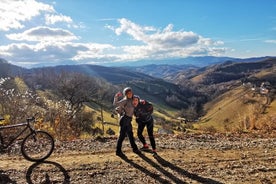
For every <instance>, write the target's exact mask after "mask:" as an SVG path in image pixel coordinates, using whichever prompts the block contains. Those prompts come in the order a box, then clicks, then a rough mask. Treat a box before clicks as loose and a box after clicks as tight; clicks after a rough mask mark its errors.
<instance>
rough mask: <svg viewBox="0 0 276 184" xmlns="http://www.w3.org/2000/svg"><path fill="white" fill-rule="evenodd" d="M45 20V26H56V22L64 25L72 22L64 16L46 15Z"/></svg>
mask: <svg viewBox="0 0 276 184" xmlns="http://www.w3.org/2000/svg"><path fill="white" fill-rule="evenodd" d="M45 20H46V24H47V25H51V24H56V23H57V22H66V23H72V22H73V20H72V19H71V17H69V16H65V15H61V14H60V15H53V14H46V15H45Z"/></svg>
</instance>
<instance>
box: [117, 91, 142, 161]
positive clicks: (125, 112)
mask: <svg viewBox="0 0 276 184" xmlns="http://www.w3.org/2000/svg"><path fill="white" fill-rule="evenodd" d="M123 94H124V98H123V99H122V100H120V101H119V100H118V99H119V97H120V96H122V93H121V92H118V93H116V95H115V96H114V102H113V104H114V105H115V106H117V107H119V108H120V109H121V110H122V114H121V117H120V135H119V138H118V141H117V146H116V155H117V156H120V157H125V155H124V153H123V152H122V143H123V141H124V139H125V137H126V135H127V136H128V138H129V142H130V145H131V147H132V150H133V152H134V153H136V154H140V153H141V152H140V151H139V149H138V147H137V145H136V143H135V140H134V137H133V131H132V124H131V121H132V116H133V112H134V106H133V104H132V97H133V92H132V89H131V88H130V87H127V88H125V89H124V91H123Z"/></svg>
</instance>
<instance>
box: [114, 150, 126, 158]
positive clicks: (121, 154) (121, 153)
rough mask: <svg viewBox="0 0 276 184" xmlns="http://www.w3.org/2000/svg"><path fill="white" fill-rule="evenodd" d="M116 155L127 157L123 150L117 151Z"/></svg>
mask: <svg viewBox="0 0 276 184" xmlns="http://www.w3.org/2000/svg"><path fill="white" fill-rule="evenodd" d="M116 155H117V156H118V157H126V155H125V154H124V153H123V152H121V151H116Z"/></svg>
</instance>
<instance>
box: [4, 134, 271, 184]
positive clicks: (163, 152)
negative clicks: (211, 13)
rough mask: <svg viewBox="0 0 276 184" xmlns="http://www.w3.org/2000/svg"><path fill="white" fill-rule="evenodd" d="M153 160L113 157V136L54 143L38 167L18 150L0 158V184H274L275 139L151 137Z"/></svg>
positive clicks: (126, 147) (148, 155) (131, 155)
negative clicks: (153, 140)
mask: <svg viewBox="0 0 276 184" xmlns="http://www.w3.org/2000/svg"><path fill="white" fill-rule="evenodd" d="M156 142H157V146H158V156H156V157H154V156H153V155H152V154H151V153H148V152H143V154H142V155H136V154H134V153H132V151H131V148H130V146H129V142H128V140H127V139H126V140H125V141H124V143H123V151H124V152H125V154H126V155H127V158H124V159H122V158H119V157H117V156H116V155H115V152H114V151H115V146H116V137H111V138H97V139H91V140H75V141H67V142H58V141H57V142H56V149H55V151H54V153H53V155H51V157H50V158H49V159H48V160H47V161H45V162H43V163H32V162H29V161H26V160H24V159H23V157H22V156H21V155H19V154H17V153H18V150H13V151H11V152H9V153H5V154H2V155H1V161H0V184H6V183H11V184H14V183H18V184H25V183H39V184H41V183H46V184H48V183H72V184H75V183H76V184H79V183H80V184H84V183H89V184H90V183H99V184H100V183H105V184H116V183H118V184H119V183H120V184H121V183H133V184H134V183H135V184H140V183H141V184H142V183H177V184H181V183H214V184H220V183H227V184H228V183H230V184H231V183H233V184H239V183H240V184H245V183H248V184H252V183H263V184H273V183H276V138H275V137H273V136H271V135H270V137H268V136H262V137H261V136H249V135H243V136H240V135H228V136H226V135H220V134H217V135H206V134H201V135H200V134H185V135H178V136H176V135H156Z"/></svg>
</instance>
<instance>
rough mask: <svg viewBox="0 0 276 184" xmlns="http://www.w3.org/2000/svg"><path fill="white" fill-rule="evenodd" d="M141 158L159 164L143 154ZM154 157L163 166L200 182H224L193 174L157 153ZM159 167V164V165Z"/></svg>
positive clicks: (220, 183)
mask: <svg viewBox="0 0 276 184" xmlns="http://www.w3.org/2000/svg"><path fill="white" fill-rule="evenodd" d="M141 158H143V159H144V160H145V161H147V162H148V163H150V164H152V165H153V166H155V165H157V164H156V163H155V162H153V161H152V160H150V159H149V158H147V157H146V156H141ZM154 158H155V159H156V160H157V162H158V163H160V164H161V165H162V166H163V167H168V168H170V169H171V170H173V171H176V172H177V173H179V174H181V175H183V176H185V177H188V178H190V179H192V180H195V181H197V182H200V183H211V184H223V183H222V182H219V181H215V180H213V179H210V178H204V177H201V176H199V175H197V174H193V173H190V172H188V171H186V170H184V169H182V168H180V167H178V166H176V165H174V164H172V163H170V162H168V161H167V160H165V159H163V158H162V157H161V156H159V155H155V156H154ZM157 166H158V167H159V165H157Z"/></svg>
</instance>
